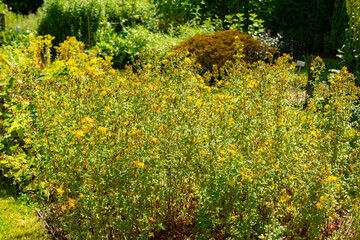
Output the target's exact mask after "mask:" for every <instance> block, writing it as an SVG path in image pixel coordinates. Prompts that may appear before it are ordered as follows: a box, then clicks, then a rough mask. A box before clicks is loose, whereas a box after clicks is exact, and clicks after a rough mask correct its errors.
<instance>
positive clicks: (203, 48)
mask: <svg viewBox="0 0 360 240" xmlns="http://www.w3.org/2000/svg"><path fill="white" fill-rule="evenodd" d="M236 36H237V37H238V38H239V40H240V41H241V42H242V43H243V44H244V50H243V54H244V55H245V57H244V60H245V61H246V62H255V61H258V60H265V59H266V57H267V56H268V54H269V53H272V54H274V53H275V49H274V48H270V47H268V46H267V45H265V44H264V43H261V42H260V41H259V40H256V39H254V38H253V37H251V35H248V34H243V33H240V31H238V30H227V31H219V32H216V33H214V34H209V35H197V36H194V37H191V38H189V39H187V40H185V41H183V42H182V43H181V44H179V45H178V46H176V47H175V49H180V50H187V51H189V52H190V53H193V54H195V56H196V61H197V62H198V63H200V64H201V66H202V67H203V68H204V70H205V71H211V70H212V68H213V66H214V65H216V66H217V67H219V68H221V67H222V66H224V64H225V62H226V61H233V60H234V55H235V54H236V46H235V37H236Z"/></svg>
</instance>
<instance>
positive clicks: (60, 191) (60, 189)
mask: <svg viewBox="0 0 360 240" xmlns="http://www.w3.org/2000/svg"><path fill="white" fill-rule="evenodd" d="M56 191H57V193H58V194H60V195H63V193H64V192H65V191H64V190H63V189H62V187H59V188H58V189H56Z"/></svg>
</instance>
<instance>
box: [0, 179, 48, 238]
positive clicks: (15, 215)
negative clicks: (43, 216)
mask: <svg viewBox="0 0 360 240" xmlns="http://www.w3.org/2000/svg"><path fill="white" fill-rule="evenodd" d="M34 211H35V205H34V204H33V203H29V202H28V201H26V200H24V197H20V196H18V194H17V189H16V187H14V186H11V185H10V184H9V183H7V182H6V180H5V179H4V178H2V177H1V176H0V239H1V240H7V239H9V240H10V239H11V240H12V239H49V238H47V237H46V236H45V235H44V233H45V230H44V228H43V227H42V225H41V223H40V221H39V219H38V217H37V216H36V215H35V213H34Z"/></svg>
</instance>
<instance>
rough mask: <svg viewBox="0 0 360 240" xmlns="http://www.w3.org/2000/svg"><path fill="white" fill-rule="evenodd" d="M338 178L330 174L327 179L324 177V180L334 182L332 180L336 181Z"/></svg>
mask: <svg viewBox="0 0 360 240" xmlns="http://www.w3.org/2000/svg"><path fill="white" fill-rule="evenodd" d="M337 179H338V177H336V176H334V175H331V176H329V177H328V178H327V179H326V181H327V182H334V181H336V180H337Z"/></svg>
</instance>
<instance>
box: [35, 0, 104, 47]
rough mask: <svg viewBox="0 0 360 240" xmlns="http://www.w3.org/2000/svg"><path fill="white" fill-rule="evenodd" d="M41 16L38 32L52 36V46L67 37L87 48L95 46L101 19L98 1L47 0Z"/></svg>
mask: <svg viewBox="0 0 360 240" xmlns="http://www.w3.org/2000/svg"><path fill="white" fill-rule="evenodd" d="M41 14H42V18H41V22H40V25H39V28H38V32H39V34H40V35H46V34H50V35H52V36H54V37H55V40H54V45H58V44H59V43H60V42H63V41H64V40H65V39H66V38H67V36H74V37H76V38H77V39H78V40H80V41H82V42H84V43H85V44H86V46H87V47H91V46H93V45H94V44H95V41H96V33H97V30H98V28H99V25H100V21H101V18H102V8H101V5H100V2H99V1H98V0H78V1H67V0H47V1H45V3H44V7H43V10H42V13H41Z"/></svg>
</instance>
